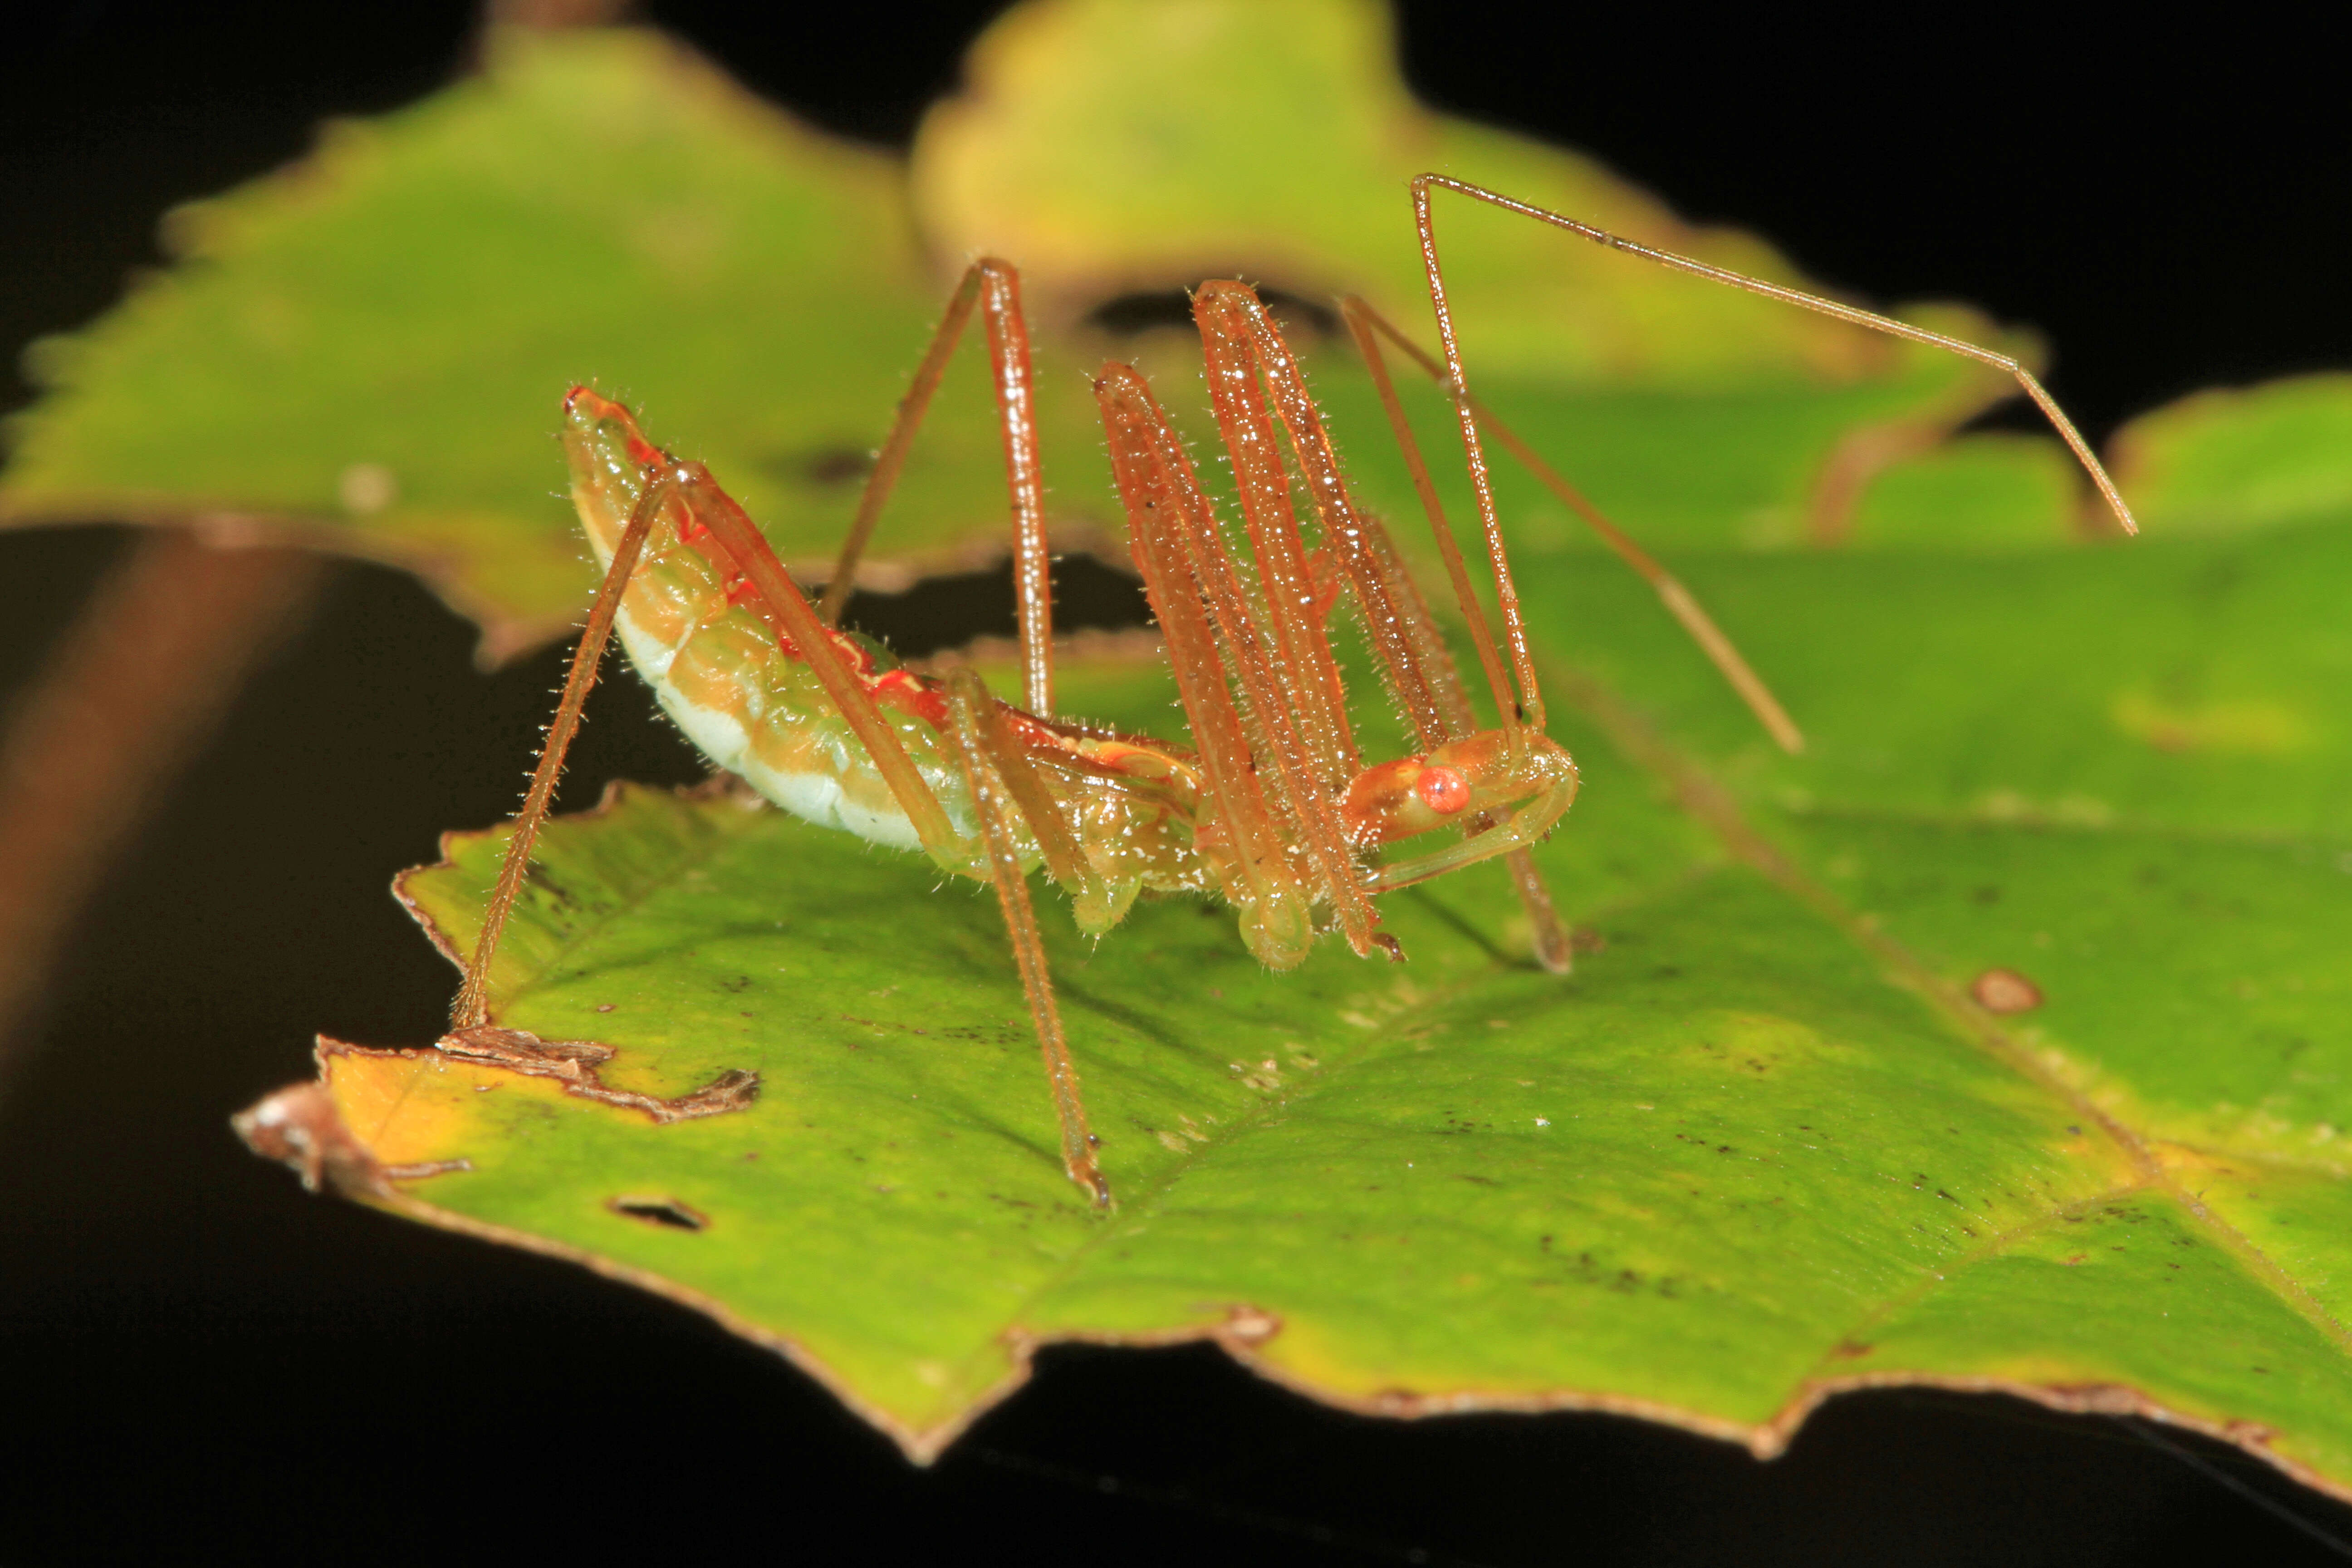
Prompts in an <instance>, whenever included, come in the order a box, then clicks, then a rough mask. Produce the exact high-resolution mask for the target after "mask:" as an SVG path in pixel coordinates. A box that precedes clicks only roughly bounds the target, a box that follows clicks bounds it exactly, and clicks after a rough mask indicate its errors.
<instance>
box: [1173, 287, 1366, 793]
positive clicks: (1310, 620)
mask: <svg viewBox="0 0 2352 1568" xmlns="http://www.w3.org/2000/svg"><path fill="white" fill-rule="evenodd" d="M1257 309H1262V307H1261V306H1260V305H1259V301H1258V300H1257V295H1256V292H1255V290H1254V289H1251V288H1250V287H1249V286H1248V285H1247V284H1243V283H1219V282H1210V283H1203V284H1202V286H1201V287H1200V289H1199V290H1198V291H1196V292H1195V293H1194V294H1193V296H1192V318H1193V321H1194V324H1195V325H1196V326H1197V327H1198V328H1199V329H1200V333H1201V349H1202V360H1203V363H1204V368H1205V369H1206V371H1207V380H1208V384H1209V400H1210V404H1211V406H1212V407H1213V410H1214V411H1215V414H1216V417H1217V431H1218V434H1219V436H1220V437H1222V438H1223V442H1224V447H1225V452H1226V456H1227V458H1228V460H1229V461H1230V462H1231V463H1232V465H1233V469H1234V489H1235V490H1236V492H1237V493H1238V495H1239V497H1240V500H1241V506H1242V521H1243V522H1244V525H1245V526H1246V527H1247V529H1248V531H1249V541H1250V550H1251V552H1252V554H1253V555H1254V556H1255V562H1256V566H1257V575H1258V584H1259V587H1260V589H1261V591H1262V593H1261V596H1262V599H1263V602H1264V605H1265V615H1266V620H1267V624H1268V626H1270V627H1271V629H1272V631H1273V633H1274V646H1275V648H1276V652H1277V653H1278V654H1279V655H1280V658H1281V660H1282V667H1283V671H1284V674H1285V676H1286V678H1287V679H1286V680H1285V682H1284V685H1283V691H1284V694H1285V696H1286V700H1287V701H1288V703H1289V705H1290V708H1291V710H1292V711H1293V713H1294V714H1295V716H1296V717H1297V723H1298V728H1299V730H1300V731H1301V732H1302V733H1303V734H1304V735H1305V736H1306V738H1307V742H1308V743H1309V744H1310V745H1311V746H1312V747H1313V748H1314V749H1315V752H1316V760H1317V763H1318V766H1319V767H1320V769H1321V770H1322V773H1323V779H1324V782H1325V783H1326V784H1329V785H1332V786H1334V787H1344V785H1345V784H1346V782H1347V780H1348V779H1349V777H1350V776H1352V775H1353V774H1354V773H1356V772H1357V771H1358V770H1359V769H1360V768H1361V767H1362V766H1363V758H1362V755H1361V753H1360V752H1358V751H1357V749H1356V742H1355V737H1354V735H1353V733H1352V732H1351V731H1350V728H1349V722H1348V689H1347V684H1346V682H1345V681H1344V680H1343V679H1341V677H1340V674H1339V661H1338V660H1337V659H1335V658H1332V656H1331V644H1330V639H1329V637H1328V635H1327V634H1326V632H1325V629H1324V622H1325V616H1323V615H1322V614H1320V613H1318V591H1317V584H1316V583H1315V581H1314V575H1313V574H1312V573H1311V572H1310V571H1309V569H1308V566H1307V549H1306V542H1305V541H1304V540H1303V539H1302V538H1301V537H1300V534H1299V530H1298V518H1297V512H1296V511H1294V510H1293V509H1292V506H1291V497H1290V475H1289V473H1288V471H1287V470H1286V469H1285V468H1284V467H1283V461H1282V451H1281V447H1280V443H1279V442H1278V440H1277V439H1276V433H1275V422H1274V416H1273V414H1272V413H1271V412H1270V411H1269V410H1268V409H1267V407H1266V405H1265V391H1264V389H1263V388H1262V387H1261V386H1260V384H1259V381H1258V363H1257V355H1256V353H1255V345H1254V344H1253V342H1252V341H1251V336H1250V331H1249V323H1248V316H1249V313H1250V312H1251V311H1252V310H1257Z"/></svg>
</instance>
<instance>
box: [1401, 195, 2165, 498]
mask: <svg viewBox="0 0 2352 1568" xmlns="http://www.w3.org/2000/svg"><path fill="white" fill-rule="evenodd" d="M1433 186H1438V187H1442V188H1444V189H1445V190H1449V191H1458V192H1460V193H1461V194H1462V195H1465V196H1468V197H1470V198H1472V199H1473V200H1475V201H1481V202H1485V203H1486V204H1488V205H1491V206H1498V207H1501V208H1502V209H1503V210H1504V211H1506V212H1515V213H1517V214H1519V215H1520V216H1522V217H1531V218H1534V219H1535V220H1536V221H1537V222H1538V223H1548V224H1549V225H1551V226H1553V227H1554V228H1564V229H1566V230H1568V232H1569V233H1570V234H1573V235H1576V236H1578V237H1580V238H1584V239H1589V240H1591V242H1592V243H1593V244H1595V245H1605V246H1607V247H1609V248H1610V249H1612V250H1622V251H1624V252H1625V253H1626V254H1627V255H1629V256H1638V257H1641V258H1643V260H1645V261H1654V262H1656V263H1657V264H1658V265H1659V266H1661V267H1664V268H1672V269H1673V270H1675V271H1676V272H1687V273H1689V274H1690V275H1691V276H1692V277H1694V278H1704V279H1707V280H1708V281H1710V282H1715V283H1722V284H1726V285H1728V286H1729V287H1731V288H1734V289H1745V290H1747V291H1748V293H1750V294H1760V295H1762V296H1763V297H1764V298H1765V299H1767V300H1780V302H1781V303H1782V304H1784V305H1794V306H1796V307H1797V308H1798V309H1799V310H1811V311H1812V312H1813V313H1814V314H1815V315H1819V316H1827V317H1829V318H1830V319H1831V320H1832V321H1844V322H1846V323H1848V324H1849V325H1852V326H1856V327H1867V328H1869V329H1870V330H1871V331H1877V332H1885V333H1886V334H1887V335H1888V336H1890V337H1896V338H1902V339H1904V340H1906V341H1907V342H1915V343H1926V344H1927V345H1928V346H1930V347H1932V348H1939V349H1944V350H1947V351H1948V352H1950V353H1956V354H1958V355H1960V356H1962V357H1963V358H1966V359H1972V360H1975V361H1977V362H1978V363H1980V364H1989V365H1991V366H1992V367H1993V368H1995V369H1996V370H2000V371H2005V372H2007V373H2008V374H2011V375H2012V376H2014V377H2016V378H2017V384H2018V385H2019V386H2021V387H2022V388H2023V389H2024V390H2025V395H2026V396H2028V397H2030V398H2032V399H2033V401H2034V403H2035V405H2037V406H2038V407H2040V408H2041V410H2042V413H2043V414H2044V415H2046V416H2048V417H2049V420H2050V423H2051V425H2052V426H2053V427H2054V428H2055V429H2056V430H2057V432H2058V434H2059V436H2060V437H2063V439H2064V441H2065V443H2066V445H2067V446H2068V447H2072V448H2073V449H2074V456H2075V457H2076V458H2078V459H2080V460H2081V462H2082V465H2083V468H2084V470H2085V471H2086V472H2088V473H2089V474H2090V476H2091V482H2092V483H2093V484H2095V485H2096V486H2098V487H2099V493H2100V494H2101V495H2102V496H2105V498H2106V501H2107V505H2108V506H2109V507H2111V508H2112V509H2114V511H2115V514H2116V521H2118V522H2120V523H2122V524H2123V525H2124V531H2125V532H2126V533H2137V532H2138V531H2139V524H2138V523H2137V522H2136V521H2133V519H2132V514H2131V508H2130V507H2129V506H2127V505H2126V504H2125V502H2124V498H2123V492H2122V491H2121V490H2118V489H2116V481H2115V480H2114V479H2110V478H2108V477H2107V470H2106V468H2105V466H2104V465H2102V464H2101V463H2100V461H2099V458H2098V455H2097V454H2096V453H2095V452H2093V451H2092V450H2091V444H2090V443H2089V442H2088V441H2085V440H2084V439H2083V433H2082V432H2081V431H2079V430H2077V429H2075V428H2074V421H2073V420H2071V419H2069V418H2067V417H2066V411H2065V410H2064V409H2063V408H2061V407H2059V406H2058V400H2057V399H2056V398H2053V397H2052V396H2051V395H2050V394H2049V393H2048V391H2046V390H2045V389H2044V388H2043V387H2042V384H2041V383H2040V382H2039V381H2037V380H2035V379H2034V377H2033V373H2032V371H2030V370H2028V369H2026V368H2025V367H2024V366H2023V365H2022V364H2020V363H2018V362H2017V361H2016V360H2014V359H2011V357H2010V356H2009V355H2007V354H2004V353H1994V352H1993V351H1992V350H1990V349H1988V348H1981V347H1979V345H1977V344H1975V343H1972V342H1969V341H1968V340H1966V339H1965V338H1954V337H1947V336H1946V335H1945V334H1943V333H1942V332H1931V331H1928V330H1927V328H1925V327H1915V326H1913V325H1912V324H1911V323H1910V322H1908V321H1896V320H1895V318H1894V317H1892V316H1882V315H1879V314H1878V313H1877V312H1876V311H1874V310H1862V309H1860V308H1859V307H1857V306H1853V305H1842V304H1840V303H1838V302H1837V301H1836V300H1824V299H1822V297H1821V296H1820V295H1818V294H1808V293H1806V292H1805V291H1804V290H1802V289H1790V288H1785V287H1783V286H1782V285H1780V284H1778V283H1767V282H1765V281H1764V280H1763V279H1760V278H1750V277H1748V275H1747V274H1746V273H1744V272H1733V271H1730V270H1728V269H1727V268H1721V267H1710V266H1708V265H1707V264H1706V262H1704V261H1695V260H1693V259H1692V258H1689V257H1687V256H1677V255H1675V253H1674V252H1673V251H1671V250H1654V249H1652V248H1651V247H1648V246H1646V245H1642V244H1638V243H1636V242H1635V241H1633V240H1630V239H1626V238H1624V237H1622V236H1619V235H1614V234H1611V233H1610V232H1609V231H1608V230H1607V229H1601V228H1594V227H1593V226H1591V224H1584V223H1579V222H1577V221H1576V220H1575V219H1574V218H1572V217H1567V216H1562V215H1561V214H1559V213H1556V212H1552V211H1549V210H1548V209H1546V208H1544V207H1539V206H1536V205H1532V204H1531V203H1528V202H1523V201H1518V200H1517V199H1515V198H1513V197H1510V196H1507V195H1501V194H1500V193H1498V192H1495V191H1490V190H1487V189H1486V187H1485V186H1483V185H1473V184H1466V183H1465V182H1464V181H1461V180H1454V179H1449V178H1447V177H1446V176H1445V175H1444V174H1422V175H1418V176H1416V177H1415V178H1414V180H1413V182H1412V202H1413V212H1414V214H1415V216H1417V217H1418V218H1419V220H1420V223H1421V249H1422V256H1423V260H1424V263H1425V264H1426V266H1427V267H1428V269H1429V287H1430V293H1431V296H1432V298H1433V302H1434V303H1435V305H1436V307H1437V324H1438V335H1439V336H1440V337H1441V338H1443V339H1444V342H1445V369H1446V374H1448V375H1449V376H1450V377H1451V378H1452V379H1453V382H1454V385H1455V386H1456V387H1460V386H1461V384H1462V359H1461V355H1460V354H1459V353H1457V352H1456V350H1455V348H1454V323H1453V320H1452V318H1451V317H1450V316H1449V315H1448V314H1447V312H1446V309H1445V303H1444V284H1443V282H1442V281H1441V280H1440V279H1439V277H1438V272H1437V239H1436V237H1435V235H1434V234H1433V232H1432V231H1431V229H1430V226H1429V193H1430V189H1431V187H1433ZM1462 419H1463V429H1464V432H1465V439H1468V440H1471V441H1472V442H1473V456H1472V458H1471V469H1472V480H1473V482H1474V484H1475V486H1476V487H1477V490H1478V500H1479V505H1480V507H1481V509H1482V510H1484V509H1486V508H1487V507H1488V506H1489V505H1491V501H1490V498H1489V497H1488V495H1487V492H1486V469H1485V465H1484V463H1483V462H1482V461H1481V460H1480V459H1479V458H1478V457H1477V456H1476V455H1475V432H1473V431H1472V430H1471V426H1470V420H1471V416H1470V415H1469V413H1468V411H1467V410H1466V409H1465V411H1464V413H1463V415H1462Z"/></svg>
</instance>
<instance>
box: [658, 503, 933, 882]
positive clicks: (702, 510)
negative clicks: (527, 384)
mask: <svg viewBox="0 0 2352 1568" xmlns="http://www.w3.org/2000/svg"><path fill="white" fill-rule="evenodd" d="M667 479H668V480H669V482H670V483H671V484H672V485H674V486H675V487H676V489H677V495H678V499H679V500H680V501H681V502H682V503H683V504H684V506H685V507H686V509H687V511H688V514H689V515H690V516H691V517H692V518H693V520H694V521H695V522H696V523H697V524H698V525H699V526H701V527H703V528H706V529H708V530H709V531H710V536H711V538H712V539H714V540H715V541H717V542H718V544H719V549H720V550H722V551H723V552H725V553H726V555H727V557H728V558H729V559H730V560H731V561H732V562H734V563H735V569H736V571H737V572H739V573H740V574H742V575H743V577H744V578H746V579H747V580H748V581H749V582H750V583H751V587H752V589H753V590H754V592H753V593H752V594H751V598H750V601H749V602H750V603H751V606H752V608H753V609H755V610H756V611H758V613H759V615H760V616H761V619H763V620H765V621H766V622H767V623H768V625H769V626H770V628H771V629H772V630H773V631H774V632H775V634H776V637H777V640H778V642H779V644H780V645H782V646H783V647H788V648H789V649H791V650H792V651H793V652H794V653H795V654H797V655H798V656H799V657H800V658H803V659H804V660H806V661H807V663H808V667H809V668H810V670H811V671H812V672H813V673H814V675H815V676H816V678H817V680H818V681H819V683H821V684H822V685H823V686H824V690H825V695H826V696H828V697H830V698H831V699H832V700H833V702H834V706H835V707H836V708H838V709H839V710H841V716H842V718H843V720H844V721H846V722H847V723H848V725H849V728H850V730H851V731H852V732H853V733H855V734H856V737H857V740H858V743H859V744H860V745H862V746H864V747H865V748H866V755H867V756H868V757H869V758H871V759H872V760H873V763H874V767H875V771H876V772H877V773H880V774H881V775H882V780H883V783H884V784H887V785H888V786H889V790H890V795H891V796H892V798H893V799H895V800H896V801H897V802H898V808H899V809H900V810H901V811H904V812H905V813H906V814H907V820H908V822H910V823H912V824H913V825H914V829H915V837H917V838H918V839H919V840H920V841H921V843H922V846H923V850H924V852H925V853H926V854H928V855H929V856H930V858H932V859H933V860H935V861H937V862H938V863H939V864H940V866H943V867H945V868H949V869H950V870H956V871H961V870H966V869H969V868H971V864H972V847H971V846H970V845H968V844H966V843H965V842H964V841H963V840H962V839H961V837H958V836H957V834H956V831H955V828H954V827H953V826H952V825H951V824H950V822H949V821H948V816H947V812H946V811H945V810H944V809H942V808H941V806H940V801H939V796H937V795H933V794H932V793H931V786H930V785H929V784H928V783H926V782H925V781H924V778H923V775H922V774H921V773H919V771H918V770H917V769H916V767H915V763H914V759H913V758H912V757H909V756H908V754H907V748H906V745H905V743H904V742H901V741H900V740H899V739H898V731H896V730H894V729H892V728H891V725H890V721H889V720H888V719H887V717H885V716H884V714H883V712H882V710H881V709H880V708H879V707H878V706H877V704H876V703H875V700H874V699H873V697H872V695H871V694H869V693H868V692H867V691H866V689H865V688H864V687H863V686H861V685H859V684H858V681H857V677H856V675H855V674H853V673H852V672H851V670H850V668H849V665H848V663H847V662H846V661H845V660H844V658H842V656H841V651H840V649H839V648H837V647H835V646H834V641H833V639H834V637H835V633H833V632H831V631H829V630H827V629H826V627H825V626H824V624H823V623H822V622H820V621H819V620H818V619H817V617H816V611H815V609H814V607H813V606H811V605H810V604H809V602H808V599H807V598H806V597H805V596H804V595H803V594H802V593H801V591H800V587H799V585H798V584H795V583H793V579H792V576H791V574H789V573H787V572H786V571H785V570H784V565H783V563H782V562H781V561H779V560H777V559H776V552H774V551H773V550H771V549H770V548H769V547H768V541H767V538H766V536H765V535H763V534H762V533H761V531H760V527H759V524H757V523H755V522H753V521H751V518H750V517H749V516H747V515H745V513H744V510H743V509H742V508H741V507H740V506H738V505H736V504H735V501H734V499H733V498H732V497H730V495H728V493H727V492H726V491H725V490H722V489H719V485H718V483H717V481H715V480H713V479H711V477H710V470H709V469H708V468H704V467H703V466H702V465H701V464H699V463H679V462H676V461H670V462H669V463H668V466H667Z"/></svg>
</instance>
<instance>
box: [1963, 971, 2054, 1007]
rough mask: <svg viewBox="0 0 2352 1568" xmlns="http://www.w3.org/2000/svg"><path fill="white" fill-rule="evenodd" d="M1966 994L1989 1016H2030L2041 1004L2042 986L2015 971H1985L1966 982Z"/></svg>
mask: <svg viewBox="0 0 2352 1568" xmlns="http://www.w3.org/2000/svg"><path fill="white" fill-rule="evenodd" d="M1969 995H1971V996H1973V997H1975V998H1976V1000H1977V1005H1978V1006H1979V1007H1982V1008H1983V1009H1984V1010H1985V1011H1986V1012H1988V1013H2031V1012H2032V1011H2033V1009H2035V1008H2036V1007H2039V1006H2041V1005H2042V987H2041V986H2039V985H2036V984H2033V982H2032V981H2031V980H2028V979H2027V978H2026V977H2025V976H2024V975H2022V974H2020V973H2018V972H2017V971H2016V970H2014V969H1988V970H1986V971H1985V972H1984V973H1982V974H1979V975H1978V976H1977V977H1976V978H1975V979H1974V980H1971V981H1969Z"/></svg>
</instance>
